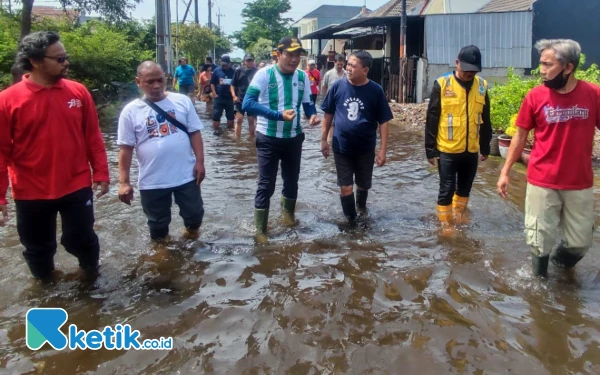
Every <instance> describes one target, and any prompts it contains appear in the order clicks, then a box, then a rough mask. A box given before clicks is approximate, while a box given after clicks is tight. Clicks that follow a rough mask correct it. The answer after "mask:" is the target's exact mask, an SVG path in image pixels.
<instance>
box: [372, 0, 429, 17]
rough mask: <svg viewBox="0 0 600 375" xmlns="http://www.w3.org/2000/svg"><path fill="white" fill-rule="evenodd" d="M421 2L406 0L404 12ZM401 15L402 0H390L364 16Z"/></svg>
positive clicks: (419, 0)
mask: <svg viewBox="0 0 600 375" xmlns="http://www.w3.org/2000/svg"><path fill="white" fill-rule="evenodd" d="M420 3H422V0H406V13H410V11H411V10H412V8H414V7H416V6H417V5H419V4H420ZM401 15H402V0H390V1H388V2H387V3H385V4H383V5H382V6H380V7H379V8H377V9H375V10H374V11H372V12H371V13H369V14H368V15H367V16H366V17H400V16H401Z"/></svg>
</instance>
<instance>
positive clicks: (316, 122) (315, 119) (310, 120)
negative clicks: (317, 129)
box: [308, 115, 321, 126]
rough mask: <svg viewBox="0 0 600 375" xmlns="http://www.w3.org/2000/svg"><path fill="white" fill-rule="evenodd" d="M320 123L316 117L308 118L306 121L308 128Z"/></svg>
mask: <svg viewBox="0 0 600 375" xmlns="http://www.w3.org/2000/svg"><path fill="white" fill-rule="evenodd" d="M320 123H321V119H319V118H318V117H317V115H312V116H310V119H309V120H308V124H309V125H310V126H315V125H319V124H320Z"/></svg>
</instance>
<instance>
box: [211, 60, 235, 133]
mask: <svg viewBox="0 0 600 375" xmlns="http://www.w3.org/2000/svg"><path fill="white" fill-rule="evenodd" d="M234 73H235V71H234V70H233V69H232V68H231V59H230V58H229V56H228V55H223V56H221V67H219V68H217V69H215V71H214V72H213V74H212V78H211V79H210V87H211V90H212V94H213V97H214V98H215V103H214V106H213V116H212V120H213V129H214V131H215V132H214V134H215V135H219V134H221V133H220V131H219V124H220V122H221V116H223V111H225V117H226V118H227V128H228V129H233V118H234V114H233V97H232V96H231V91H230V88H229V86H230V85H231V80H232V79H233V74H234Z"/></svg>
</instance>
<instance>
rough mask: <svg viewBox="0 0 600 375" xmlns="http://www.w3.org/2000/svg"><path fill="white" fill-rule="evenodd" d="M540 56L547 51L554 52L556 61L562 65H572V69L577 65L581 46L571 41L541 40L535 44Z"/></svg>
mask: <svg viewBox="0 0 600 375" xmlns="http://www.w3.org/2000/svg"><path fill="white" fill-rule="evenodd" d="M535 49H537V50H538V52H539V53H540V54H542V52H544V51H545V50H547V49H551V50H553V51H554V54H555V56H556V59H557V60H558V61H559V62H560V63H561V64H562V65H567V64H569V63H571V64H573V67H574V69H577V66H578V65H579V57H580V56H581V46H580V45H579V43H577V42H576V41H574V40H571V39H542V40H540V41H538V42H537V43H536V44H535Z"/></svg>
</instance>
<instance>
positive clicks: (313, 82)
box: [306, 60, 321, 104]
mask: <svg viewBox="0 0 600 375" xmlns="http://www.w3.org/2000/svg"><path fill="white" fill-rule="evenodd" d="M306 74H308V79H310V100H312V102H313V103H315V104H316V103H317V96H318V95H319V85H320V84H321V72H319V69H317V63H316V62H315V60H310V61H309V62H308V70H306Z"/></svg>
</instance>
